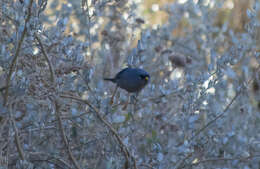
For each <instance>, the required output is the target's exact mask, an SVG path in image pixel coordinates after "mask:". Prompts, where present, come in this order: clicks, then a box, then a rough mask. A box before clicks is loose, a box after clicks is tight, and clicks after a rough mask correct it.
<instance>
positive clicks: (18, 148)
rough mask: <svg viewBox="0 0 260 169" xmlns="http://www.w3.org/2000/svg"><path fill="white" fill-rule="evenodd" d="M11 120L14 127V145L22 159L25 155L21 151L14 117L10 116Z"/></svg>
mask: <svg viewBox="0 0 260 169" xmlns="http://www.w3.org/2000/svg"><path fill="white" fill-rule="evenodd" d="M11 122H12V125H13V127H14V133H15V135H14V139H15V145H16V148H17V150H18V153H19V156H20V158H21V159H22V160H25V157H24V152H23V148H22V146H21V142H20V139H19V132H18V129H17V127H16V124H15V121H14V119H13V118H12V117H11Z"/></svg>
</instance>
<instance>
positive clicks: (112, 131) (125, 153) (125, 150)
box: [61, 95, 137, 169]
mask: <svg viewBox="0 0 260 169" xmlns="http://www.w3.org/2000/svg"><path fill="white" fill-rule="evenodd" d="M61 97H63V98H68V99H73V100H77V101H80V102H83V103H85V104H86V105H88V106H89V107H90V108H91V109H92V110H93V111H94V112H95V113H96V115H97V117H98V119H99V120H100V121H101V122H102V123H103V124H104V125H105V126H107V127H108V128H109V130H110V131H111V133H112V134H113V135H114V136H115V138H116V139H117V141H118V143H119V145H120V148H121V150H122V151H123V153H124V156H125V159H126V165H127V166H128V167H129V164H130V161H129V156H130V157H131V158H132V160H133V163H134V168H135V169H137V166H136V160H135V158H134V157H133V156H131V155H130V153H129V150H128V149H127V147H126V145H125V144H124V143H123V141H122V139H121V137H120V136H119V134H118V133H117V132H116V130H115V129H114V128H113V127H112V126H111V124H110V123H109V122H107V121H106V120H105V119H104V118H103V117H102V116H101V113H100V111H99V110H98V109H97V108H96V107H95V106H93V105H92V104H91V103H89V102H88V101H87V100H83V99H81V98H78V97H74V96H66V95H61Z"/></svg>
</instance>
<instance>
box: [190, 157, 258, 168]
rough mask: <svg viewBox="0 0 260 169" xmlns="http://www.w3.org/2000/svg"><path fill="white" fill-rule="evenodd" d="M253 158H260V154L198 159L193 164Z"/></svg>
mask: <svg viewBox="0 0 260 169" xmlns="http://www.w3.org/2000/svg"><path fill="white" fill-rule="evenodd" d="M253 158H260V155H250V156H248V157H237V158H211V159H205V160H201V161H198V162H196V163H193V164H191V166H196V165H199V164H201V163H207V162H218V161H232V160H239V161H246V160H251V159H253Z"/></svg>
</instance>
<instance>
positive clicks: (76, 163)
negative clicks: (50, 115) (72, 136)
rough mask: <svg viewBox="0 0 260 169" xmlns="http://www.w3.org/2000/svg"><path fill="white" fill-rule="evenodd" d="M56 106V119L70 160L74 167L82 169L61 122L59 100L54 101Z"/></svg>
mask: <svg viewBox="0 0 260 169" xmlns="http://www.w3.org/2000/svg"><path fill="white" fill-rule="evenodd" d="M54 104H55V112H56V117H57V119H58V124H59V128H60V133H61V137H62V140H63V142H64V144H65V147H66V148H67V151H68V153H69V158H70V160H71V161H72V163H73V165H74V167H75V168H77V169H80V166H79V164H78V162H77V160H76V159H75V157H74V156H73V154H72V151H71V148H70V145H69V142H68V140H67V137H66V134H65V131H64V128H63V126H62V120H61V115H60V106H59V103H58V101H57V99H56V100H55V101H54Z"/></svg>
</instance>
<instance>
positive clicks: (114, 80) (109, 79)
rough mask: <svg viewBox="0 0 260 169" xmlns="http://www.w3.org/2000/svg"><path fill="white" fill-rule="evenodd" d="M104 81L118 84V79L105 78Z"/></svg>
mask: <svg viewBox="0 0 260 169" xmlns="http://www.w3.org/2000/svg"><path fill="white" fill-rule="evenodd" d="M104 80H107V81H111V82H113V83H115V82H116V79H115V78H104Z"/></svg>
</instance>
